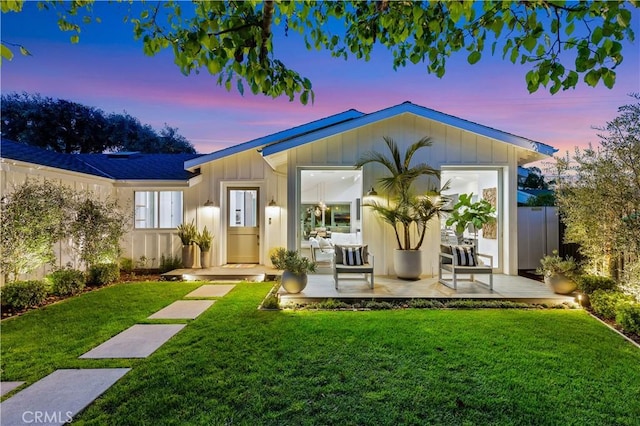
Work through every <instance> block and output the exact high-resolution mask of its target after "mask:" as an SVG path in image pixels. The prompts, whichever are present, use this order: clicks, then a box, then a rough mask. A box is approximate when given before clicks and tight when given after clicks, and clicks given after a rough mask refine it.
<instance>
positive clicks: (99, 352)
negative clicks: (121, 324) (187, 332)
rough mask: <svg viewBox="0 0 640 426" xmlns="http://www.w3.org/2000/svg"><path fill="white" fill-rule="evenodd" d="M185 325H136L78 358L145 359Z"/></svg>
mask: <svg viewBox="0 0 640 426" xmlns="http://www.w3.org/2000/svg"><path fill="white" fill-rule="evenodd" d="M185 326H186V324H136V325H134V326H132V327H130V328H128V329H126V330H125V331H123V332H122V333H120V334H118V335H116V336H113V337H112V338H111V339H109V340H107V341H106V342H104V343H103V344H101V345H100V346H98V347H96V348H94V349H91V350H90V351H89V352H87V353H85V354H84V355H80V358H146V357H148V356H149V355H151V354H152V353H154V352H155V351H156V349H158V348H159V347H160V346H162V345H163V344H164V343H165V342H166V341H167V340H169V339H170V338H172V337H173V336H174V335H175V334H176V333H177V332H178V331H180V330H182V329H183V328H184V327H185Z"/></svg>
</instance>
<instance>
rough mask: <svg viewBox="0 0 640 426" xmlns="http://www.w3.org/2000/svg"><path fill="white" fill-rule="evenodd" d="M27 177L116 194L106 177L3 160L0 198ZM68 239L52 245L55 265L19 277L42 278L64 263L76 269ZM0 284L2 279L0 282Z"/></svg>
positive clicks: (97, 194)
mask: <svg viewBox="0 0 640 426" xmlns="http://www.w3.org/2000/svg"><path fill="white" fill-rule="evenodd" d="M27 179H29V180H32V181H33V180H35V181H38V182H44V181H48V182H50V183H51V184H52V185H64V186H66V187H69V188H71V189H73V190H74V191H75V192H76V193H78V194H82V193H92V194H94V196H95V197H97V198H99V199H102V200H104V199H106V198H108V197H115V196H116V190H115V188H114V186H113V181H112V180H110V179H104V178H99V177H93V176H90V175H85V174H82V173H75V172H68V171H64V170H59V169H55V168H51V167H42V166H34V165H32V164H29V163H23V162H18V161H11V160H7V159H3V160H2V162H1V163H0V197H2V196H4V195H6V194H10V193H11V192H13V191H14V189H15V188H17V187H19V186H21V185H22V184H23V183H24V182H25V181H26V180H27ZM70 242H71V241H70V240H69V239H65V240H62V241H60V242H59V243H58V244H56V245H55V247H54V252H55V254H56V258H57V262H56V264H55V265H53V266H52V265H43V266H42V267H40V268H38V269H36V270H35V271H33V272H32V273H31V274H27V275H24V276H21V277H20V279H38V278H42V277H44V276H45V275H46V274H47V273H49V272H50V271H51V270H52V269H53V268H61V267H64V266H65V265H67V264H70V265H72V266H73V267H74V268H79V267H80V266H81V265H80V262H79V261H78V259H76V257H75V256H74V255H73V252H72V250H71V246H70ZM3 279H4V271H2V272H1V273H0V280H3ZM0 284H3V282H2V281H0Z"/></svg>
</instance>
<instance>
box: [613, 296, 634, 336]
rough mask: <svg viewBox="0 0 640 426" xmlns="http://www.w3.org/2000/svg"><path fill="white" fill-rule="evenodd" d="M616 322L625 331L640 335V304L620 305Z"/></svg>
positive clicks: (617, 309) (625, 303)
mask: <svg viewBox="0 0 640 426" xmlns="http://www.w3.org/2000/svg"><path fill="white" fill-rule="evenodd" d="M616 322H617V323H618V324H619V325H620V326H621V327H622V328H623V329H624V331H628V332H630V333H637V334H640V303H632V302H621V303H619V304H618V305H617V308H616Z"/></svg>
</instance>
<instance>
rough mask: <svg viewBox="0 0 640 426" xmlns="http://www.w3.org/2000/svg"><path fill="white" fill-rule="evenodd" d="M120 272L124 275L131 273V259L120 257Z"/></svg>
mask: <svg viewBox="0 0 640 426" xmlns="http://www.w3.org/2000/svg"><path fill="white" fill-rule="evenodd" d="M119 263H120V270H121V271H124V272H126V273H128V274H129V273H131V271H133V259H131V258H130V257H121V258H120V262H119Z"/></svg>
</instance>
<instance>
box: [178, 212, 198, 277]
mask: <svg viewBox="0 0 640 426" xmlns="http://www.w3.org/2000/svg"><path fill="white" fill-rule="evenodd" d="M176 229H177V230H178V237H180V241H181V242H182V267H183V268H193V264H194V261H195V250H194V243H195V239H196V237H197V235H198V230H197V229H196V226H195V225H194V224H193V220H192V221H191V223H182V224H180V225H178V227H177V228H176Z"/></svg>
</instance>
